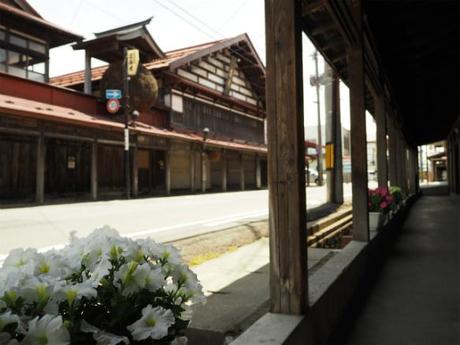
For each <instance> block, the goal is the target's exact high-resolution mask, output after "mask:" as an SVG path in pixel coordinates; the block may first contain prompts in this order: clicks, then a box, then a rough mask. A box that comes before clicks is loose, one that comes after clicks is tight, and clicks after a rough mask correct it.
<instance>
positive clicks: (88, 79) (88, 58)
mask: <svg viewBox="0 0 460 345" xmlns="http://www.w3.org/2000/svg"><path fill="white" fill-rule="evenodd" d="M91 79H92V76H91V55H90V53H89V52H88V51H85V84H84V86H83V91H84V93H86V94H88V95H91V93H92V85H91V83H92V80H91Z"/></svg>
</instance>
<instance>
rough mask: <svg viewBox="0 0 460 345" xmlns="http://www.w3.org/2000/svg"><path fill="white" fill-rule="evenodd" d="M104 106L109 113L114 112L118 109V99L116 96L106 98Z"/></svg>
mask: <svg viewBox="0 0 460 345" xmlns="http://www.w3.org/2000/svg"><path fill="white" fill-rule="evenodd" d="M106 108H107V111H108V112H109V113H110V114H115V113H116V112H118V110H120V101H119V100H118V99H116V98H113V99H109V100H107V105H106Z"/></svg>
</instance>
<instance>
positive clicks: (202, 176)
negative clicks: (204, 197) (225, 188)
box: [201, 149, 206, 193]
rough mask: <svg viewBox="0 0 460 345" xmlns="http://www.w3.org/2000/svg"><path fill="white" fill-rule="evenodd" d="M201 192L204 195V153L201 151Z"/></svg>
mask: <svg viewBox="0 0 460 345" xmlns="http://www.w3.org/2000/svg"><path fill="white" fill-rule="evenodd" d="M201 191H202V192H203V193H206V153H205V152H204V149H202V150H201Z"/></svg>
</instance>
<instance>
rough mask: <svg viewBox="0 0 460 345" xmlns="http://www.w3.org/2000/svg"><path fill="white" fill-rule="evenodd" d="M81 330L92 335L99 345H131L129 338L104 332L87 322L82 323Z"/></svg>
mask: <svg viewBox="0 0 460 345" xmlns="http://www.w3.org/2000/svg"><path fill="white" fill-rule="evenodd" d="M80 330H81V331H82V332H84V333H92V334H93V339H94V340H96V342H97V345H119V344H120V343H124V344H126V345H129V339H128V338H127V337H123V336H120V335H116V334H113V333H109V332H106V331H103V330H102V329H99V328H97V327H95V326H93V325H91V324H89V323H88V322H86V321H85V320H83V321H82V322H81V326H80Z"/></svg>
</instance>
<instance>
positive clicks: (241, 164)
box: [240, 154, 246, 190]
mask: <svg viewBox="0 0 460 345" xmlns="http://www.w3.org/2000/svg"><path fill="white" fill-rule="evenodd" d="M245 184H246V183H245V180H244V159H243V154H240V189H241V190H244V188H245Z"/></svg>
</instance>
